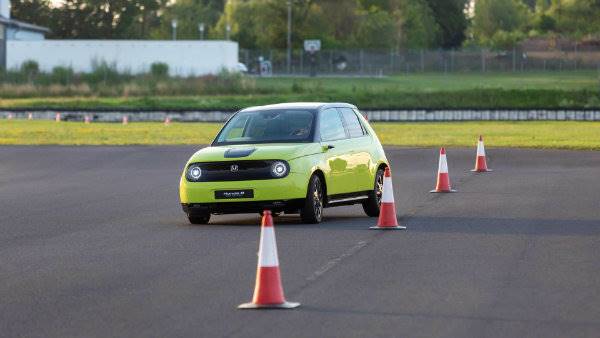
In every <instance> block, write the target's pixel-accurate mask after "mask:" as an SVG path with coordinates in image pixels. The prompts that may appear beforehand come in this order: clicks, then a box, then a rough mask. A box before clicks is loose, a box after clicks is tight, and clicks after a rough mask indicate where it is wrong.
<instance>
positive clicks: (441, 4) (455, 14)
mask: <svg viewBox="0 0 600 338" xmlns="http://www.w3.org/2000/svg"><path fill="white" fill-rule="evenodd" d="M427 3H428V4H429V7H430V8H431V10H432V12H433V16H434V18H435V22H436V23H437V24H438V26H439V46H440V47H442V48H444V49H450V48H457V47H460V46H461V45H462V44H463V42H464V41H465V38H466V30H467V27H468V24H469V21H468V20H467V17H466V15H465V8H466V6H467V4H468V3H469V0H427Z"/></svg>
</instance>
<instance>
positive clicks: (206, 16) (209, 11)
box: [151, 0, 224, 40]
mask: <svg viewBox="0 0 600 338" xmlns="http://www.w3.org/2000/svg"><path fill="white" fill-rule="evenodd" d="M223 8H224V0H218V1H215V0H212V1H210V0H178V1H176V2H168V5H167V6H165V7H164V10H163V13H162V15H161V17H160V24H159V25H158V27H156V28H155V29H153V30H152V32H151V37H152V38H155V39H171V37H172V27H171V22H172V21H173V20H177V38H178V39H182V40H185V39H188V40H190V39H191V40H197V39H198V38H199V34H200V32H199V30H198V24H200V23H204V36H205V37H208V36H210V35H211V33H212V32H211V28H212V27H213V26H214V25H215V24H216V22H217V20H218V19H219V17H220V16H221V14H222V12H223Z"/></svg>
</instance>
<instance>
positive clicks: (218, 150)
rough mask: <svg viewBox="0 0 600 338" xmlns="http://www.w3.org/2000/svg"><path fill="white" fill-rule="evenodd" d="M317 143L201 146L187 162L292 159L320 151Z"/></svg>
mask: <svg viewBox="0 0 600 338" xmlns="http://www.w3.org/2000/svg"><path fill="white" fill-rule="evenodd" d="M320 150H321V149H320V145H319V144H318V143H301V144H298V143H295V144H281V143H278V144H240V145H229V146H213V147H206V148H202V149H200V150H199V151H197V152H196V153H195V154H194V155H192V157H191V158H190V161H189V162H216V161H239V160H286V161H289V160H292V159H295V158H298V157H302V156H307V155H311V154H316V153H319V152H320Z"/></svg>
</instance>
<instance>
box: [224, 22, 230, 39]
mask: <svg viewBox="0 0 600 338" xmlns="http://www.w3.org/2000/svg"><path fill="white" fill-rule="evenodd" d="M229 34H231V25H230V24H227V27H225V40H229Z"/></svg>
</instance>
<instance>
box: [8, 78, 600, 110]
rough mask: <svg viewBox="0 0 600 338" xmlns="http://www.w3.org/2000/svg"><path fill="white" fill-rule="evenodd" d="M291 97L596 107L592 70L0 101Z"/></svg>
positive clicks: (376, 103) (175, 105)
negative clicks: (152, 94)
mask: <svg viewBox="0 0 600 338" xmlns="http://www.w3.org/2000/svg"><path fill="white" fill-rule="evenodd" d="M0 96H2V93H1V92H0ZM292 101H326V102H327V101H342V102H350V103H354V104H356V105H357V106H358V107H360V108H363V109H402V108H432V109H444V108H489V109H493V108H502V109H510V108H599V107H600V80H599V77H598V73H597V72H594V71H586V72H582V71H580V72H555V73H486V74H475V73H473V74H447V75H444V74H411V75H402V76H391V77H382V78H353V77H349V78H257V79H255V80H253V81H252V85H251V86H249V87H247V88H245V89H243V90H241V92H237V93H235V94H232V93H228V92H227V90H226V89H223V90H222V92H218V93H214V94H211V95H190V96H125V95H124V96H119V97H96V96H70V97H31V98H12V99H6V98H5V99H0V108H3V109H12V108H14V109H17V108H18V109H29V108H34V109H35V108H37V109H43V108H48V109H71V110H77V109H91V110H93V109H133V110H137V109H140V110H156V109H173V110H179V109H181V110H190V109H200V110H204V109H206V110H209V109H219V110H236V109H240V108H243V107H247V106H253V105H260V104H269V103H278V102H292Z"/></svg>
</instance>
